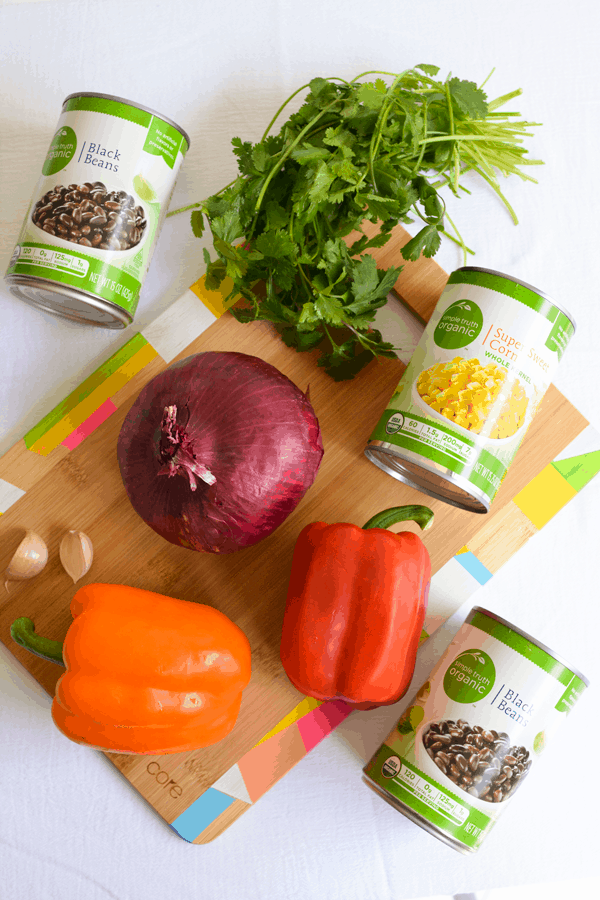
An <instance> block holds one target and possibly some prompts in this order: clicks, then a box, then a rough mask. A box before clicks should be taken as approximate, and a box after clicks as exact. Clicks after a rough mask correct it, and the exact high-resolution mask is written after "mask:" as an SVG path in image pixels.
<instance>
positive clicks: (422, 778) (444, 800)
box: [364, 744, 494, 849]
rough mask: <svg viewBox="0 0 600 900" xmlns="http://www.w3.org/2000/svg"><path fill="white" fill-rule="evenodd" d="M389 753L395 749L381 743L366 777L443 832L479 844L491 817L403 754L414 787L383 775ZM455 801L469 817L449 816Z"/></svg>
mask: <svg viewBox="0 0 600 900" xmlns="http://www.w3.org/2000/svg"><path fill="white" fill-rule="evenodd" d="M390 756H397V753H396V751H395V750H392V749H390V747H388V746H387V745H386V744H384V745H383V746H382V747H381V749H380V750H379V752H378V753H377V754H376V755H375V756H374V757H373V759H372V760H371V761H370V762H369V764H368V765H367V766H366V767H365V770H364V771H365V773H366V774H367V775H368V776H369V778H371V779H372V780H373V781H374V782H375V783H376V784H378V785H379V786H380V787H382V788H383V789H384V790H385V791H386V792H387V793H389V794H391V795H392V796H393V797H396V798H397V799H398V800H400V801H401V802H402V803H404V804H406V806H408V807H409V808H410V809H412V810H414V811H415V812H416V813H419V815H421V816H422V817H423V818H424V819H426V820H427V821H428V822H431V824H432V825H437V827H438V828H440V829H441V830H442V831H444V832H445V833H446V834H448V835H450V836H451V837H453V838H455V839H456V840H457V841H460V843H461V844H464V845H465V846H466V847H471V848H473V849H476V848H477V847H479V845H480V844H481V842H482V841H483V839H484V837H485V835H486V834H487V833H488V831H489V830H490V829H491V828H492V826H493V824H494V822H493V820H492V819H491V818H490V817H489V816H486V814H485V813H483V812H480V810H478V809H474V808H473V807H472V806H471V805H470V804H469V803H468V802H467V801H466V799H464V798H463V797H459V796H457V795H456V794H454V793H453V792H452V791H449V790H447V789H446V788H443V787H442V786H441V784H439V783H438V782H437V781H435V779H433V778H431V777H430V776H429V775H425V774H424V773H423V772H421V771H420V770H419V769H418V768H417V767H416V766H413V765H411V763H409V762H407V760H406V759H404V758H402V757H398V758H399V759H401V761H402V764H403V767H406V768H407V769H408V770H410V772H412V773H413V775H414V784H415V787H412V785H411V783H410V782H408V783H406V784H405V783H404V782H403V781H401V780H400V779H399V778H398V776H394V777H393V778H385V777H384V776H383V774H382V772H381V769H382V766H383V764H384V763H385V761H386V760H387V759H388V758H389V757H390ZM417 785H418V787H417ZM427 793H430V795H431V797H432V801H431V803H432V805H430V803H427V802H426V801H425V799H421V797H420V796H419V794H421V796H423V794H425V795H427ZM465 797H466V795H465ZM456 804H458V805H460V806H462V807H464V808H465V809H466V810H468V813H469V815H468V817H467V818H466V819H465V820H464V821H463V822H461V823H459V822H457V821H455V819H456V817H454V819H453V818H451V816H452V810H453V808H455V805H456ZM435 806H438V807H440V808H441V809H442V810H444V809H445V810H446V814H445V813H444V812H443V811H438V809H436V808H435Z"/></svg>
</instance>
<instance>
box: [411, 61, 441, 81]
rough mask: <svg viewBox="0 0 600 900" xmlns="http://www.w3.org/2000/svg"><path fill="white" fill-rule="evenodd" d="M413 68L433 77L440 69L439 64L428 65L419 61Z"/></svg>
mask: <svg viewBox="0 0 600 900" xmlns="http://www.w3.org/2000/svg"><path fill="white" fill-rule="evenodd" d="M415 69H421V71H422V72H425V74H426V75H431V77H432V78H435V76H436V75H437V73H438V72H439V71H440V67H439V66H428V65H427V64H426V63H419V65H418V66H415Z"/></svg>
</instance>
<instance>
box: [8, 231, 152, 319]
mask: <svg viewBox="0 0 600 900" xmlns="http://www.w3.org/2000/svg"><path fill="white" fill-rule="evenodd" d="M21 247H22V248H33V249H34V250H35V249H37V250H38V251H40V252H41V253H43V254H45V256H46V258H47V260H48V262H47V263H44V261H43V259H42V258H36V257H33V256H31V257H27V256H24V255H21V256H20V257H19V259H18V260H17V261H16V263H15V264H14V265H13V266H10V267H9V269H8V270H7V272H6V274H7V275H13V274H14V275H32V276H35V277H36V278H48V279H49V280H50V281H55V282H56V281H57V282H59V283H60V284H66V285H68V286H69V287H72V288H75V289H77V290H81V291H86V292H87V293H89V294H95V295H96V296H97V297H101V298H102V299H103V300H107V301H108V302H109V303H114V304H115V305H116V306H119V307H120V308H121V309H124V310H126V311H127V312H128V313H131V314H133V313H134V312H135V309H136V307H137V304H138V300H139V295H140V290H141V287H142V285H141V282H139V281H138V280H137V278H134V277H133V275H130V274H129V273H128V272H124V271H123V270H122V269H120V268H117V266H113V265H111V264H110V263H108V262H104V260H101V259H96V258H94V257H91V256H86V255H85V254H84V253H79V252H78V251H77V250H71V249H70V248H69V249H68V250H60V249H59V248H58V247H51V246H50V245H48V244H38V243H35V242H33V241H23V243H22V244H21ZM71 258H73V259H74V260H78V259H81V260H84V261H85V263H86V264H87V271H86V267H85V266H84V267H83V268H82V272H84V273H85V274H77V271H78V270H77V269H72V268H71V267H70V266H69V264H68V261H69V259H71ZM61 260H63V261H64V264H62V265H61ZM82 266H83V263H82Z"/></svg>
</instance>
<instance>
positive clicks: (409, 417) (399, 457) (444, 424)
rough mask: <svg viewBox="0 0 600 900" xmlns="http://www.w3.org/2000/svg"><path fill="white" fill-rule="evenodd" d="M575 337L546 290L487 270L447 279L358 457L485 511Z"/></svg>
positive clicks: (469, 270) (436, 493)
mask: <svg viewBox="0 0 600 900" xmlns="http://www.w3.org/2000/svg"><path fill="white" fill-rule="evenodd" d="M574 331H575V325H574V323H573V320H572V318H571V317H570V316H569V315H568V314H567V313H566V312H565V311H563V310H562V309H561V308H560V307H559V306H557V304H556V303H554V301H552V300H550V299H549V298H548V297H546V296H545V295H544V294H542V293H540V292H539V291H537V289H535V288H532V287H531V286H529V285H526V284H524V283H522V282H518V281H515V280H514V279H512V278H509V277H508V276H504V275H501V274H500V273H497V272H493V271H491V270H487V269H477V268H475V267H465V268H463V269H458V270H457V271H456V272H454V273H453V274H452V275H451V276H450V278H449V279H448V283H447V285H446V288H445V289H444V291H443V293H442V295H441V297H440V300H439V302H438V304H437V306H436V309H435V311H434V313H433V315H432V317H431V319H430V321H429V324H428V325H427V328H426V329H425V331H424V333H423V336H422V338H421V341H420V342H419V345H418V347H417V349H416V350H415V353H414V355H413V357H412V359H411V361H410V363H409V365H408V367H407V369H406V371H405V372H404V375H403V377H402V378H401V380H400V382H399V384H398V386H397V388H396V391H395V393H394V395H393V397H392V399H391V400H390V402H389V403H388V406H387V409H386V410H385V412H384V414H383V416H382V418H381V420H380V421H379V424H378V425H377V426H376V428H375V430H374V432H373V434H372V435H371V438H370V440H369V444H368V446H367V449H366V451H365V452H366V455H367V457H368V458H369V459H371V461H372V462H374V463H375V464H376V465H378V466H379V467H380V468H382V469H383V470H384V471H386V472H388V473H389V474H390V475H393V476H394V477H395V478H398V479H399V480H401V481H405V482H406V483H408V484H410V485H411V486H413V487H416V488H418V489H419V490H422V491H424V492H425V493H428V494H430V495H432V496H434V497H438V498H440V499H442V500H445V501H446V502H448V503H451V504H453V505H455V506H459V507H461V508H463V509H470V510H472V511H474V512H482V513H485V512H488V510H489V508H490V505H491V502H492V500H493V498H494V496H495V494H496V493H497V491H498V489H499V487H500V485H501V484H502V481H503V479H504V476H505V475H506V472H507V470H508V467H509V466H510V463H511V462H512V460H513V458H514V456H515V454H516V452H517V449H518V447H519V445H520V443H521V441H522V440H523V437H524V436H525V433H526V431H527V428H528V427H529V425H530V423H531V420H532V419H533V416H534V415H535V412H536V409H537V407H538V405H539V402H540V400H541V399H542V397H543V395H544V393H545V392H546V390H547V388H548V386H549V384H550V381H551V379H552V375H553V373H554V371H555V370H556V367H557V366H558V363H559V362H560V359H561V357H562V354H563V352H564V350H565V348H566V346H567V344H568V342H569V340H570V338H571V337H572V335H573V333H574Z"/></svg>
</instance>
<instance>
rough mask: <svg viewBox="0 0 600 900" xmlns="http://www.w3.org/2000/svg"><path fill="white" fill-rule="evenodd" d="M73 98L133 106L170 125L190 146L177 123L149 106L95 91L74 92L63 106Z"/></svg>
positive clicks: (187, 137)
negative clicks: (110, 101)
mask: <svg viewBox="0 0 600 900" xmlns="http://www.w3.org/2000/svg"><path fill="white" fill-rule="evenodd" d="M75 97H99V98H100V99H101V100H115V101H116V102H117V103H124V104H125V105H126V106H133V108H134V109H141V110H143V111H144V112H147V113H150V115H152V116H157V117H158V118H159V119H162V120H163V122H168V124H169V125H172V126H173V128H175V129H176V130H177V131H178V132H179V133H180V134H182V135H183V136H184V138H185V139H186V141H187V145H188V150H189V148H190V146H191V141H190V136H189V134H188V133H187V131H184V129H183V128H182V127H181V125H178V124H177V122H174V121H173V119H170V118H169V117H168V116H163V114H162V113H159V112H157V111H156V110H155V109H151V107H149V106H143V105H142V104H141V103H133V102H132V101H131V100H126V99H125V97H116V96H115V95H114V94H100V93H97V92H95V91H75V93H74V94H69V95H68V97H65V99H64V100H63V104H62V105H63V106H64V105H65V103H68V101H69V100H73V99H74V98H75Z"/></svg>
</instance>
